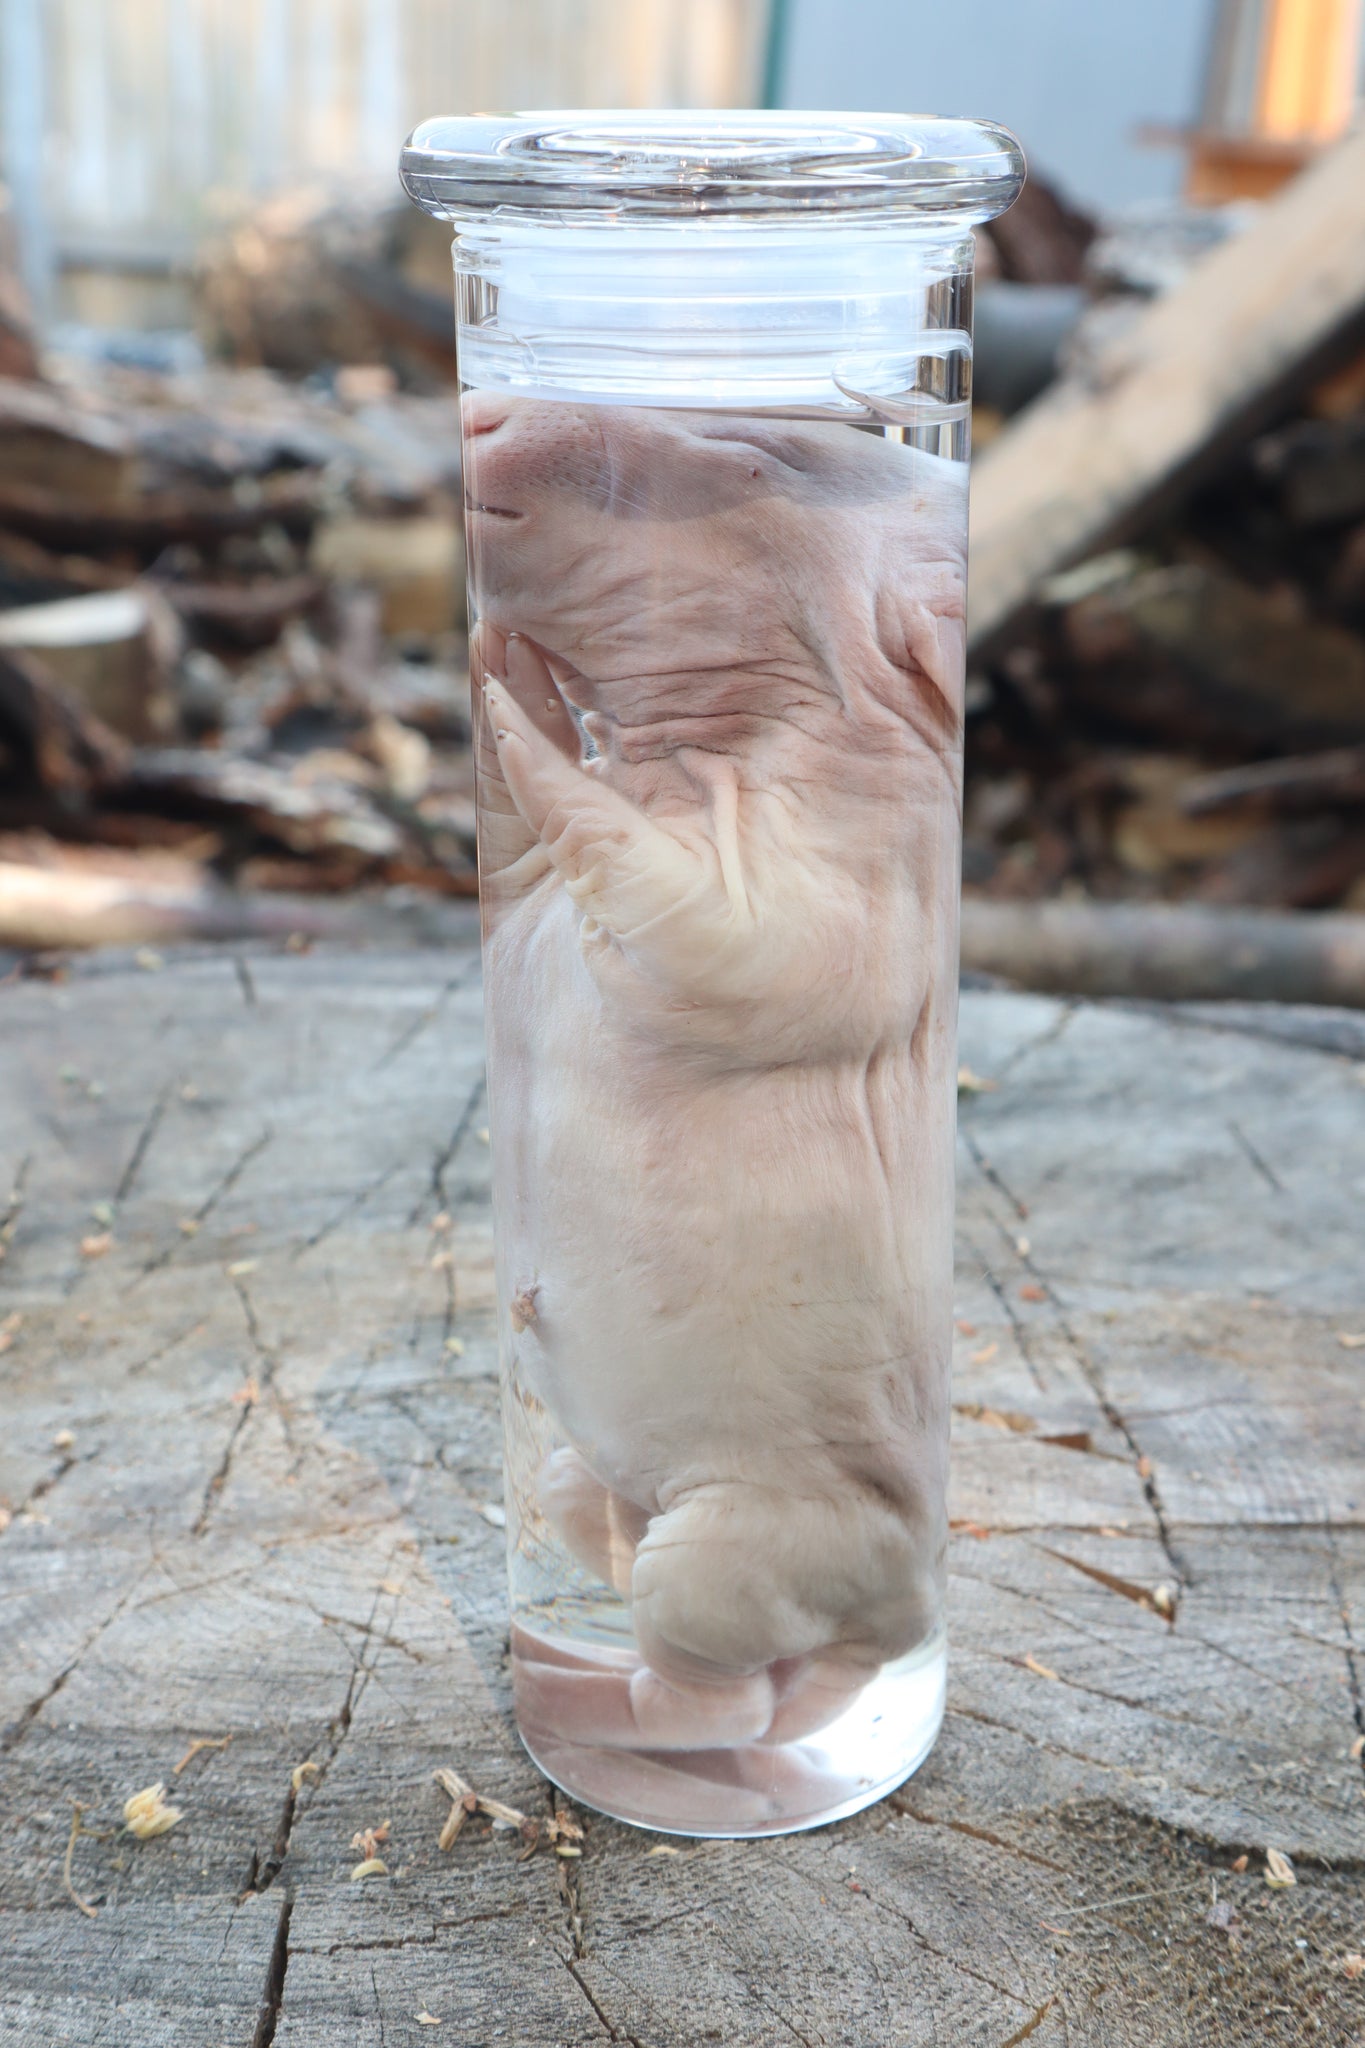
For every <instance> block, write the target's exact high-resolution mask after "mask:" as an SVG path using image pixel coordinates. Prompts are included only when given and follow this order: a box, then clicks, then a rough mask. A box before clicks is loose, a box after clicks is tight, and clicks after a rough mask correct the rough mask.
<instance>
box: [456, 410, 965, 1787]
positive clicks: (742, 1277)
mask: <svg viewBox="0 0 1365 2048" xmlns="http://www.w3.org/2000/svg"><path fill="white" fill-rule="evenodd" d="M464 403H465V407H466V422H465V431H466V443H465V449H466V457H465V459H466V492H467V497H468V501H469V530H470V548H471V568H472V577H471V581H472V587H473V591H474V596H475V601H476V606H477V610H478V614H479V625H478V628H477V630H476V633H475V639H474V649H473V669H474V685H475V697H476V719H477V726H478V735H477V737H478V746H479V768H480V803H481V812H482V862H483V888H484V897H485V918H486V954H485V957H486V973H487V990H488V1011H489V1062H490V1089H491V1095H490V1101H491V1116H492V1122H493V1133H494V1148H495V1173H496V1184H497V1214H498V1233H499V1244H498V1264H499V1275H500V1286H501V1288H502V1291H503V1298H504V1308H505V1312H506V1318H507V1324H506V1327H505V1330H504V1338H505V1341H507V1342H509V1343H510V1345H511V1349H512V1376H513V1383H514V1386H515V1387H517V1388H518V1389H521V1390H523V1391H524V1393H525V1394H526V1395H528V1396H529V1397H530V1398H531V1399H533V1400H534V1401H536V1402H539V1403H542V1404H543V1405H544V1407H545V1408H546V1409H548V1411H549V1414H550V1417H551V1418H552V1419H553V1423H554V1425H555V1432H556V1435H557V1437H558V1438H559V1439H560V1440H561V1442H562V1445H563V1448H561V1449H558V1450H557V1451H556V1452H555V1453H554V1454H553V1455H552V1456H551V1457H550V1458H549V1460H548V1462H547V1463H546V1465H545V1467H544V1469H543V1471H542V1472H541V1474H540V1479H539V1508H540V1510H541V1512H542V1513H543V1515H544V1516H545V1517H546V1518H547V1519H548V1521H549V1523H550V1524H551V1525H552V1527H553V1528H555V1529H556V1530H557V1531H558V1532H559V1534H560V1536H561V1538H562V1540H563V1541H564V1543H565V1544H566V1545H567V1546H568V1547H569V1549H570V1550H571V1551H572V1552H573V1553H574V1554H575V1556H576V1557H577V1558H578V1559H579V1560H580V1561H581V1562H582V1563H583V1564H584V1565H586V1566H587V1567H588V1568H589V1569H590V1570H591V1571H592V1572H593V1573H595V1574H596V1575H597V1576H598V1577H599V1578H601V1579H603V1580H605V1581H606V1582H607V1583H609V1584H610V1585H612V1586H614V1587H615V1588H616V1589H617V1590H618V1591H619V1592H620V1593H621V1594H622V1596H623V1597H624V1598H625V1599H626V1600H628V1601H629V1603H630V1614H631V1620H632V1625H633V1628H634V1634H635V1640H636V1643H637V1645H638V1649H639V1658H640V1661H639V1663H638V1666H636V1667H635V1668H634V1669H633V1671H632V1672H631V1673H629V1674H627V1675H623V1674H621V1673H619V1672H617V1673H616V1674H615V1675H610V1674H608V1675H606V1676H604V1677H603V1679H602V1680H601V1682H600V1683H597V1682H594V1681H593V1680H592V1679H591V1678H585V1677H584V1676H583V1674H582V1672H580V1671H577V1670H576V1669H575V1668H571V1665H570V1662H569V1660H567V1659H566V1660H562V1661H561V1660H559V1659H557V1658H556V1657H554V1656H553V1655H547V1656H546V1657H545V1658H538V1657H537V1655H536V1652H535V1649H534V1639H533V1638H530V1637H525V1636H523V1637H522V1638H521V1669H520V1671H519V1673H518V1700H519V1706H520V1708H521V1711H522V1716H523V1723H524V1724H525V1723H526V1722H527V1721H528V1720H533V1721H538V1722H540V1723H542V1724H544V1725H547V1726H550V1727H553V1728H555V1729H556V1730H557V1732H558V1733H559V1734H560V1735H561V1736H565V1737H573V1736H574V1735H581V1736H582V1737H583V1738H584V1739H588V1740H592V1741H594V1742H597V1743H602V1744H607V1745H620V1746H625V1747H635V1748H650V1749H664V1750H667V1749H703V1748H705V1749H714V1748H717V1747H720V1746H725V1745H737V1744H753V1743H766V1744H774V1743H783V1742H787V1741H790V1740H794V1739H798V1738H800V1737H802V1736H804V1735H807V1734H810V1733H812V1732H813V1731H815V1730H817V1729H819V1728H820V1727H822V1726H824V1725H825V1724H827V1723H828V1722H829V1721H830V1720H832V1719H833V1718H835V1717H836V1716H837V1715H838V1713H839V1712H840V1711H841V1710H842V1708H843V1707H844V1706H846V1705H847V1704H848V1702H849V1701H850V1700H851V1699H852V1698H853V1696H854V1695H855V1694H856V1693H857V1692H858V1691H859V1690H860V1689H861V1688H862V1687H863V1686H864V1685H865V1684H866V1682H867V1681H868V1679H869V1678H870V1677H871V1676H872V1675H873V1673H874V1672H875V1671H876V1670H877V1669H878V1667H879V1666H880V1665H882V1664H883V1663H884V1662H886V1661H887V1660H888V1659H892V1658H896V1657H899V1656H901V1655H903V1654H904V1653H905V1652H907V1651H909V1650H911V1649H913V1648H914V1647H915V1646H916V1645H917V1644H918V1643H920V1642H921V1641H923V1639H924V1638H925V1637H926V1636H927V1635H928V1634H929V1633H930V1632H931V1631H932V1630H933V1628H934V1627H935V1625H936V1622H937V1619H938V1612H939V1602H940V1591H941V1580H942V1569H943V1553H944V1545H945V1540H946V1531H945V1521H944V1506H943V1498H944V1477H945V1475H944V1461H945V1458H946V1445H947V1422H946V1409H947V1400H948V1352H949V1332H948V1327H947V1317H948V1302H949V1299H950V1285H949V1281H950V1273H951V1265H950V1261H951V1257H952V1240H951V1219H952V1106H951V1105H952V1101H953V1085H952V1062H953V1057H954V1054H953V1042H954V1019H955V1006H956V941H957V935H956V900H957V869H956V846H957V836H958V813H959V808H960V801H961V790H960V767H959V762H960V727H961V715H962V713H961V686H962V671H963V649H964V630H963V613H964V569H965V562H964V556H965V546H966V505H965V491H966V478H965V467H964V466H963V465H960V464H956V463H950V462H947V461H945V460H942V459H940V458H938V457H934V456H928V455H924V454H921V453H918V452H917V451H914V450H912V449H906V448H904V447H900V446H897V445H895V444H893V443H891V442H888V441H886V440H884V439H883V438H882V437H881V436H880V434H879V433H876V432H867V431H858V430H857V429H856V428H855V427H852V426H850V425H845V424H841V423H837V422H831V423H823V422H822V423H815V424H809V423H804V422H790V421H783V420H765V419H759V418H754V419H736V418H734V417H732V416H730V415H725V414H707V413H701V412H684V411H664V410H644V409H636V408H620V407H610V406H595V405H579V404H575V403H569V402H559V401H545V400H531V399H523V398H518V397H509V396H505V395H502V394H499V393H492V392H473V393H470V394H468V395H467V396H466V398H465V401H464ZM528 1644H529V1645H530V1647H529V1648H528Z"/></svg>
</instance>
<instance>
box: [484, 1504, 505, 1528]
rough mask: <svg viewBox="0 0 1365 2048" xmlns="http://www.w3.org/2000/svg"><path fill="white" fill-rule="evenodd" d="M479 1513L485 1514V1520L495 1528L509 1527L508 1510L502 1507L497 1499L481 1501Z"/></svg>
mask: <svg viewBox="0 0 1365 2048" xmlns="http://www.w3.org/2000/svg"><path fill="white" fill-rule="evenodd" d="M479 1513H480V1514H481V1515H482V1516H483V1518H484V1520H485V1522H487V1523H489V1524H490V1525H491V1526H492V1527H493V1528H494V1529H505V1528H506V1527H507V1510H506V1508H504V1507H501V1506H500V1505H499V1504H498V1502H497V1501H495V1500H485V1501H481V1502H480V1503H479Z"/></svg>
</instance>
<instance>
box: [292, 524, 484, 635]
mask: <svg viewBox="0 0 1365 2048" xmlns="http://www.w3.org/2000/svg"><path fill="white" fill-rule="evenodd" d="M310 560H311V563H312V567H313V569H314V571H315V573H316V574H317V575H319V576H322V577H324V578H326V579H327V581H328V582H332V583H340V584H355V585H359V586H360V587H362V588H367V589H371V590H377V591H378V592H379V593H380V598H381V601H382V613H381V623H382V626H383V630H384V631H385V632H386V633H388V634H389V635H391V636H392V637H394V638H402V637H403V636H405V635H407V634H413V635H415V636H419V637H422V638H433V637H435V636H436V635H438V634H441V633H448V632H451V631H452V630H453V629H454V628H455V626H457V625H458V624H460V623H462V622H463V619H464V536H463V532H462V529H461V526H460V523H459V520H458V518H457V516H456V515H455V514H454V512H453V511H452V512H451V513H450V514H448V515H446V516H444V517H441V516H437V515H434V514H433V515H430V516H428V517H427V518H424V519H366V518H360V517H356V516H355V515H353V514H340V515H338V516H337V517H336V518H335V519H329V520H327V521H325V522H324V524H323V525H321V526H320V527H319V528H318V530H317V532H316V534H315V535H314V536H313V546H312V552H311V556H310Z"/></svg>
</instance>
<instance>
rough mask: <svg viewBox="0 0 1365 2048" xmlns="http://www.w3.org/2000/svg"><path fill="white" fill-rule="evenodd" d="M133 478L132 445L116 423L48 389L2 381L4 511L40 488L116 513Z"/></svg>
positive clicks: (0, 487) (0, 493) (0, 489)
mask: <svg viewBox="0 0 1365 2048" xmlns="http://www.w3.org/2000/svg"><path fill="white" fill-rule="evenodd" d="M134 474H135V470H134V451H133V445H132V441H131V439H130V438H129V436H128V434H127V433H126V432H125V431H124V430H123V429H122V428H121V427H120V426H119V425H118V424H117V422H116V421H114V420H113V419H111V418H109V417H107V416H106V415H104V414H101V413H97V412H90V411H82V410H81V409H79V408H78V407H77V406H75V405H73V404H72V403H71V402H70V400H68V399H67V398H65V397H63V396H62V395H61V394H60V393H58V392H56V391H54V390H53V389H52V388H51V387H50V386H48V385H43V384H35V383H30V382H25V381H21V380H16V379H13V378H3V379H0V507H2V506H3V504H4V503H5V501H6V500H7V499H8V498H9V497H10V495H11V493H14V494H17V495H19V496H22V495H23V493H24V491H25V490H27V489H29V488H35V489H38V490H40V491H41V492H42V493H43V494H44V495H45V496H50V497H54V498H60V497H71V498H77V499H79V500H80V501H81V502H82V503H86V504H89V505H91V506H92V507H97V508H99V509H100V510H104V511H112V510H114V509H115V508H117V507H119V506H121V505H124V504H126V502H127V500H128V499H129V497H130V496H131V494H132V491H133V487H134Z"/></svg>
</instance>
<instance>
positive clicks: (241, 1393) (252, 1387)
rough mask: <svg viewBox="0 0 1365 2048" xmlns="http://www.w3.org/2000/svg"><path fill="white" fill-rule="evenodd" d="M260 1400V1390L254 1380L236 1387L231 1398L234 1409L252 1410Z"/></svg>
mask: <svg viewBox="0 0 1365 2048" xmlns="http://www.w3.org/2000/svg"><path fill="white" fill-rule="evenodd" d="M260 1398H261V1389H260V1385H259V1383H258V1382H257V1381H256V1380H254V1379H250V1380H247V1381H245V1382H244V1383H243V1385H241V1386H240V1387H238V1389H237V1391H236V1393H235V1394H234V1395H233V1397H232V1403H233V1406H234V1407H235V1408H254V1407H255V1405H256V1403H257V1402H258V1401H259V1400H260Z"/></svg>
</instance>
